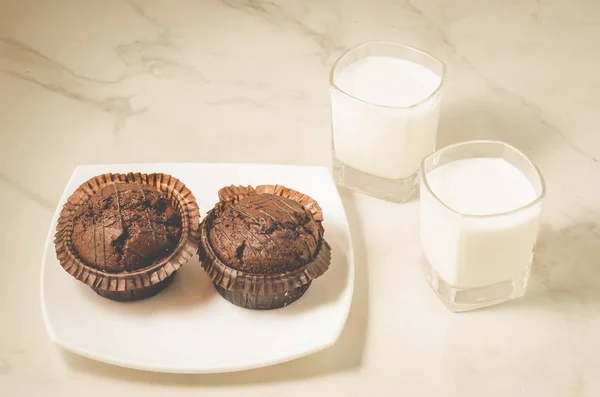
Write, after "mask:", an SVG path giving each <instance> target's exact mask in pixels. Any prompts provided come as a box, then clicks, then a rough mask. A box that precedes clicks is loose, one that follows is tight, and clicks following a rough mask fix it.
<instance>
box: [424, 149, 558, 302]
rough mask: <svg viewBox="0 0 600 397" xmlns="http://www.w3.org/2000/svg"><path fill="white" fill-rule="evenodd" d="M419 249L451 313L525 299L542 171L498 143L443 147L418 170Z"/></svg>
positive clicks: (542, 190) (539, 208) (539, 207)
mask: <svg viewBox="0 0 600 397" xmlns="http://www.w3.org/2000/svg"><path fill="white" fill-rule="evenodd" d="M420 193H421V208H420V211H421V216H420V223H421V230H420V235H421V247H422V251H423V264H424V267H425V269H426V274H427V277H428V279H429V283H430V284H431V286H432V287H433V289H434V291H435V292H436V293H437V294H438V295H439V296H440V298H441V299H442V300H443V301H444V302H445V303H446V305H447V306H448V307H449V308H450V310H453V311H464V310H471V309H476V308H480V307H483V306H488V305H493V304H496V303H500V302H504V301H506V300H509V299H513V298H518V297H520V296H523V295H524V294H525V291H526V289H527V282H528V280H529V273H530V269H531V263H532V260H533V251H534V245H535V242H536V239H537V235H538V229H539V224H540V214H541V211H542V204H543V201H544V196H545V194H546V190H545V184H544V179H543V177H542V175H541V173H540V172H539V170H538V169H537V167H536V166H535V165H534V164H533V163H532V162H531V161H530V160H529V159H528V158H527V157H526V156H525V155H524V154H523V153H522V152H520V151H519V150H518V149H516V148H514V147H512V146H510V145H508V144H506V143H503V142H496V141H471V142H464V143H459V144H456V145H452V146H448V147H446V148H443V149H441V150H439V151H437V152H435V153H433V154H431V155H429V156H428V157H426V158H425V159H424V160H423V162H422V164H421V188H420Z"/></svg>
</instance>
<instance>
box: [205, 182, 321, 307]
mask: <svg viewBox="0 0 600 397" xmlns="http://www.w3.org/2000/svg"><path fill="white" fill-rule="evenodd" d="M262 193H268V194H276V195H279V196H281V197H286V198H289V199H292V200H295V201H297V202H298V203H300V204H301V205H302V206H303V207H304V208H306V209H307V210H309V211H311V212H312V214H313V217H314V218H315V220H316V221H317V223H318V225H319V227H320V229H321V234H323V227H322V225H321V222H322V221H323V213H322V210H321V207H319V205H318V204H317V202H316V201H315V200H314V199H312V198H311V197H309V196H307V195H305V194H302V193H299V192H297V191H295V190H292V189H288V188H286V187H283V186H279V185H261V186H257V187H256V188H253V187H251V186H247V187H244V186H230V187H225V188H223V189H221V190H220V191H219V199H220V200H221V201H220V202H219V203H217V205H216V206H215V208H214V209H213V210H211V211H210V212H209V213H208V215H207V216H206V218H205V219H204V220H203V222H202V224H201V225H200V250H199V252H200V260H201V261H202V267H203V268H204V270H206V272H207V274H208V276H209V277H210V278H211V280H212V281H213V283H214V284H215V287H216V288H217V291H219V293H220V294H221V295H222V296H223V297H225V298H226V299H227V300H229V301H230V302H232V303H235V304H237V305H238V306H242V307H247V308H252V309H270V308H276V307H282V306H285V305H287V304H289V303H291V302H293V300H295V299H298V298H299V297H300V296H302V294H303V293H304V292H305V291H306V289H307V288H308V285H309V284H310V282H311V281H312V280H314V279H315V278H317V277H320V276H321V275H323V273H325V272H326V271H327V269H328V268H329V264H330V263H331V247H330V246H329V244H328V243H327V241H325V239H324V238H322V239H321V246H320V247H319V252H318V253H317V255H316V256H315V257H314V258H313V260H312V261H311V262H309V263H307V264H306V265H304V266H302V267H300V268H298V269H295V270H292V271H288V272H284V273H278V274H253V273H248V272H243V271H240V270H237V269H233V268H231V267H228V266H227V265H226V264H224V263H223V262H221V260H220V259H219V258H218V256H217V255H216V253H215V252H214V251H213V250H212V247H211V245H210V240H209V238H208V233H209V230H210V228H211V225H212V221H213V220H214V219H215V218H216V217H218V216H219V215H220V214H221V213H222V211H223V210H224V209H225V208H227V206H229V205H231V204H233V203H235V202H237V201H239V200H240V199H242V198H243V197H246V196H250V195H253V194H262ZM236 292H239V294H236ZM286 293H287V295H286ZM244 294H250V295H277V294H282V295H281V296H271V297H265V298H264V299H263V300H261V303H260V306H265V307H256V305H255V304H254V303H253V302H258V300H259V299H260V298H258V297H255V296H244ZM292 296H295V299H293V300H291V301H289V299H290V297H292ZM269 299H270V300H271V301H274V302H276V303H277V302H281V303H285V302H287V303H285V304H282V305H280V306H278V305H276V304H275V305H274V306H273V307H269V305H268V304H267V303H268V302H267V300H269ZM239 303H243V304H239Z"/></svg>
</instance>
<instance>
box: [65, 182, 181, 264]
mask: <svg viewBox="0 0 600 397" xmlns="http://www.w3.org/2000/svg"><path fill="white" fill-rule="evenodd" d="M73 221H74V226H73V237H72V241H73V249H74V251H75V253H76V254H77V255H78V256H79V258H81V260H83V261H84V262H85V263H87V264H88V265H89V266H92V267H94V268H96V269H98V270H102V271H105V272H108V273H122V272H132V271H135V270H139V269H143V268H145V267H148V266H150V265H152V264H153V263H154V262H155V261H156V260H160V259H162V258H165V257H167V256H168V255H169V254H170V253H171V252H173V250H174V249H175V247H176V246H177V243H178V242H179V237H180V236H181V216H180V215H179V214H178V213H177V211H176V210H175V208H173V205H171V203H170V201H169V200H168V199H167V198H166V197H165V195H164V194H163V193H161V192H159V191H158V190H157V189H156V188H154V187H152V186H148V185H142V184H140V183H111V184H109V185H106V186H104V187H103V188H102V189H100V191H98V192H97V193H96V194H95V195H94V196H93V197H91V198H90V200H88V202H87V203H85V204H84V205H82V206H81V207H80V208H79V211H78V212H77V213H76V214H75V216H74V218H73Z"/></svg>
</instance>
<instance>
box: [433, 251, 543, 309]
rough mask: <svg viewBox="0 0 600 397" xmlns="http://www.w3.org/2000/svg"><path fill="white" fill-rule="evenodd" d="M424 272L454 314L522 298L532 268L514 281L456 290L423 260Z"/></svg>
mask: <svg viewBox="0 0 600 397" xmlns="http://www.w3.org/2000/svg"><path fill="white" fill-rule="evenodd" d="M421 261H422V265H423V270H424V271H425V274H426V276H427V280H428V281H429V285H431V288H433V291H434V292H435V293H436V294H437V295H438V296H439V297H440V299H441V300H442V301H443V302H444V304H445V305H446V307H447V308H448V309H449V310H450V311H453V312H464V311H468V310H475V309H480V308H482V307H486V306H492V305H496V304H498V303H502V302H506V301H509V300H511V299H515V298H520V297H522V296H523V295H525V292H526V291H527V282H528V281H529V274H530V271H531V266H528V267H527V269H526V270H525V271H524V272H523V273H521V274H520V275H519V276H517V277H515V278H514V279H510V280H505V281H501V282H499V283H495V284H490V285H485V286H483V287H475V288H456V287H453V286H451V285H450V284H448V283H447V282H446V281H444V280H443V279H442V278H441V277H440V275H439V274H437V272H436V271H435V270H434V269H433V267H432V266H431V265H430V264H429V262H428V261H427V259H425V258H424V257H422V258H421Z"/></svg>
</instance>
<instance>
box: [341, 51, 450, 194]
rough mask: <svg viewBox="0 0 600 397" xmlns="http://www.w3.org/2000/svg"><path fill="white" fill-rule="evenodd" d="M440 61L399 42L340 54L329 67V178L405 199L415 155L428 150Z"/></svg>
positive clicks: (413, 180)
mask: <svg viewBox="0 0 600 397" xmlns="http://www.w3.org/2000/svg"><path fill="white" fill-rule="evenodd" d="M445 73H446V68H445V66H444V64H443V63H442V62H440V61H439V60H437V59H435V58H434V57H433V56H431V55H429V54H427V53H426V52H423V51H421V50H418V49H416V48H412V47H409V46H406V45H401V44H393V43H380V42H370V43H365V44H361V45H359V46H357V47H355V48H353V49H351V50H350V51H348V52H346V53H345V54H344V55H342V56H341V57H340V58H339V59H338V60H337V61H336V62H335V64H334V66H333V68H332V69H331V74H330V90H329V91H330V96H331V98H330V99H331V124H332V137H333V173H334V178H335V180H336V182H337V183H339V184H342V185H345V186H347V187H349V188H351V189H354V190H357V191H360V192H363V193H366V194H369V195H371V196H375V197H378V198H382V199H385V200H388V201H394V202H403V201H406V200H407V199H408V198H410V196H411V195H412V193H413V192H414V191H415V190H416V188H417V186H418V171H419V165H420V163H421V160H422V159H423V158H424V157H425V156H427V155H428V154H430V153H431V152H433V151H434V149H435V142H436V137H437V130H438V119H439V114H440V98H441V95H442V89H443V86H444V81H445Z"/></svg>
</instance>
